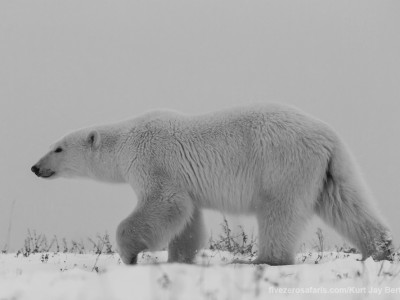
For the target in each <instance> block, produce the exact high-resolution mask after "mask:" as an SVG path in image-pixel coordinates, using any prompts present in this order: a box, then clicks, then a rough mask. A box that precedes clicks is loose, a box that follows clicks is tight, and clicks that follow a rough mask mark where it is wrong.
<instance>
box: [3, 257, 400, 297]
mask: <svg viewBox="0 0 400 300" xmlns="http://www.w3.org/2000/svg"><path fill="white" fill-rule="evenodd" d="M166 258H167V253H166V252H156V253H144V254H143V255H141V256H140V258H139V264H138V265H136V266H125V265H123V264H122V263H121V261H120V259H119V257H118V254H114V255H104V254H102V255H96V254H72V253H57V254H55V253H37V254H31V255H29V256H28V257H24V256H22V255H19V256H18V257H17V256H16V254H0V300H22V299H40V300H46V299H49V300H67V299H74V300H75V299H79V300H83V299H96V300H102V299H104V300H114V299H115V300H117V299H292V298H295V299H321V298H323V299H338V298H339V297H340V299H364V298H367V299H375V298H379V299H381V298H382V299H400V276H399V273H400V264H399V263H390V262H388V261H383V262H374V261H373V260H372V259H368V260H366V261H365V262H361V261H359V260H358V259H360V256H359V255H358V254H345V253H337V252H324V253H323V255H322V258H321V256H319V253H306V254H299V255H298V256H297V264H296V265H292V266H279V267H272V266H267V265H260V266H254V265H243V264H230V262H231V261H232V260H233V259H234V258H237V256H235V257H233V255H232V254H230V253H228V252H223V251H211V250H204V251H202V252H201V253H199V254H198V256H197V261H196V264H193V265H186V264H166V263H165V261H166ZM316 262H317V263H316Z"/></svg>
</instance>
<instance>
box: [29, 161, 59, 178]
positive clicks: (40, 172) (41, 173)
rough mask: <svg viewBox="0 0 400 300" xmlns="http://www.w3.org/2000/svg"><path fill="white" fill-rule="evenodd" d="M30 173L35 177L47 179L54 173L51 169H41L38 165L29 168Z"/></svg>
mask: <svg viewBox="0 0 400 300" xmlns="http://www.w3.org/2000/svg"><path fill="white" fill-rule="evenodd" d="M31 171H32V172H33V173H35V174H36V176H38V177H42V178H49V177H51V176H53V175H54V174H55V173H56V172H54V171H53V170H51V169H47V168H41V167H40V165H39V164H36V165H34V166H33V167H32V168H31Z"/></svg>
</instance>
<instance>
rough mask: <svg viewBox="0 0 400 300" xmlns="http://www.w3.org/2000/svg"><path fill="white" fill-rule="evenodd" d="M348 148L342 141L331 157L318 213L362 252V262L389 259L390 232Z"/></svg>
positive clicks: (318, 204)
mask: <svg viewBox="0 0 400 300" xmlns="http://www.w3.org/2000/svg"><path fill="white" fill-rule="evenodd" d="M372 200H373V199H372V197H371V195H370V193H369V191H368V188H367V187H366V185H365V183H364V180H363V178H362V176H361V174H360V172H359V170H358V167H357V165H356V164H355V162H354V159H353V158H352V156H351V154H350V152H349V151H348V150H347V149H346V146H345V145H344V144H343V143H342V142H340V141H339V143H338V144H337V145H336V148H335V149H334V150H333V152H332V154H331V158H330V161H329V165H328V168H327V171H326V175H325V180H324V186H323V190H322V193H321V195H320V197H319V199H318V201H317V203H316V206H315V211H316V213H317V214H318V215H319V216H320V217H321V218H322V219H323V220H324V221H325V222H326V223H328V224H329V225H330V226H332V227H333V228H334V229H335V230H337V231H338V232H339V233H340V234H341V235H343V236H344V237H346V238H347V239H348V240H349V241H350V242H352V243H354V245H355V246H357V247H358V249H359V250H361V252H362V255H363V259H366V258H367V257H369V256H372V257H373V258H374V259H375V260H382V259H390V257H391V252H392V251H393V246H392V238H391V234H390V230H389V229H388V227H387V225H386V224H385V222H383V220H382V219H381V217H380V216H379V214H378V213H377V210H376V208H375V206H374V202H373V201H372Z"/></svg>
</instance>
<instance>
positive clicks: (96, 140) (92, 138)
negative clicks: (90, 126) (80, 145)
mask: <svg viewBox="0 0 400 300" xmlns="http://www.w3.org/2000/svg"><path fill="white" fill-rule="evenodd" d="M86 142H87V143H88V144H89V145H90V147H92V148H93V149H97V148H99V146H100V134H99V132H98V131H97V130H92V131H91V132H89V134H88V136H87V138H86Z"/></svg>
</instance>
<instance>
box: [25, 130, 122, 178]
mask: <svg viewBox="0 0 400 300" xmlns="http://www.w3.org/2000/svg"><path fill="white" fill-rule="evenodd" d="M115 143H116V141H115V139H111V140H110V139H109V138H108V137H107V136H105V134H104V133H103V134H101V133H100V132H99V131H98V130H96V129H83V130H80V131H77V132H74V133H71V134H69V135H67V136H65V137H64V138H62V139H61V140H60V141H58V142H56V143H55V144H54V145H53V146H51V148H50V151H49V152H48V153H47V154H46V155H45V156H43V157H42V158H41V159H40V160H39V161H38V162H37V163H36V164H35V165H34V166H33V167H32V168H31V170H32V172H34V173H35V174H36V175H37V176H38V177H42V178H57V177H68V178H73V177H88V178H93V179H96V180H102V181H109V182H119V181H121V178H119V177H120V175H119V172H118V170H116V168H117V166H116V164H115V155H114V153H115Z"/></svg>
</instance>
